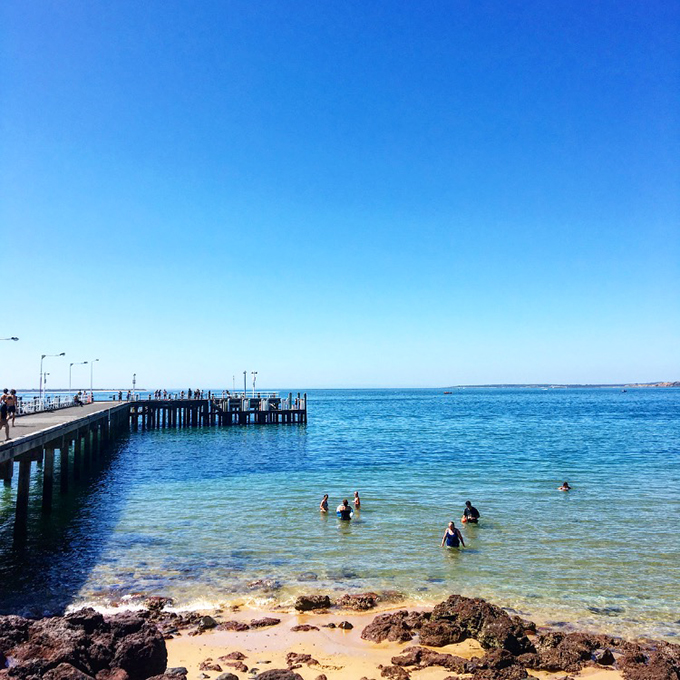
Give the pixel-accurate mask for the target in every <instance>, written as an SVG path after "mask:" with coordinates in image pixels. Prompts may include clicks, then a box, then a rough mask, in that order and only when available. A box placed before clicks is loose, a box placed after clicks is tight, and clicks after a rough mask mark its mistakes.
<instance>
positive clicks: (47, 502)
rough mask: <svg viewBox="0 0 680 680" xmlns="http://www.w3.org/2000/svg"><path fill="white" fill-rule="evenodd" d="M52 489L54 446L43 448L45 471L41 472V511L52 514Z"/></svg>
mask: <svg viewBox="0 0 680 680" xmlns="http://www.w3.org/2000/svg"><path fill="white" fill-rule="evenodd" d="M53 489H54V446H53V445H49V446H46V447H45V469H44V470H43V496H42V511H43V512H44V513H50V512H52V492H53Z"/></svg>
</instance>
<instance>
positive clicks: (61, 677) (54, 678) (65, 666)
mask: <svg viewBox="0 0 680 680" xmlns="http://www.w3.org/2000/svg"><path fill="white" fill-rule="evenodd" d="M40 677H41V678H42V680H93V677H92V676H91V675H88V674H87V673H83V672H82V671H80V670H78V669H77V668H75V667H74V666H72V665H71V664H70V663H60V664H59V665H58V666H56V667H55V668H52V669H51V670H49V671H47V672H46V673H45V674H44V675H42V676H40Z"/></svg>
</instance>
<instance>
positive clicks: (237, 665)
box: [224, 661, 248, 673]
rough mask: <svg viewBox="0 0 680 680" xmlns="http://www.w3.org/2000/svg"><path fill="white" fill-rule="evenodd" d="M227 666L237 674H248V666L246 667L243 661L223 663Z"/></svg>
mask: <svg viewBox="0 0 680 680" xmlns="http://www.w3.org/2000/svg"><path fill="white" fill-rule="evenodd" d="M224 663H225V664H226V665H227V666H231V667H232V668H233V669H234V670H235V671H238V672H239V673H247V672H248V666H246V665H245V664H244V663H243V661H225V662H224Z"/></svg>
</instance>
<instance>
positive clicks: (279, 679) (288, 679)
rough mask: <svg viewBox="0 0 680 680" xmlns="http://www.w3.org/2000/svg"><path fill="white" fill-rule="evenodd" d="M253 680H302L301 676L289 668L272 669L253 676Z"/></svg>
mask: <svg viewBox="0 0 680 680" xmlns="http://www.w3.org/2000/svg"><path fill="white" fill-rule="evenodd" d="M255 680H303V678H302V676H301V675H299V674H298V673H296V672H295V671H291V670H290V669H289V668H272V669H271V670H270V671H265V672H264V673H260V674H259V675H256V676H255Z"/></svg>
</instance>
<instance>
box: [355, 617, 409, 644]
mask: <svg viewBox="0 0 680 680" xmlns="http://www.w3.org/2000/svg"><path fill="white" fill-rule="evenodd" d="M408 617H409V613H408V612H407V611H398V612H394V613H393V614H379V615H378V616H376V617H375V618H374V619H373V621H372V622H371V623H369V624H368V625H367V626H366V628H364V629H363V631H362V632H361V637H362V639H363V640H368V641H370V642H383V641H384V640H389V641H390V642H408V641H409V640H412V639H413V635H414V631H413V628H412V626H410V625H409V624H408V623H407V619H408Z"/></svg>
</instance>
